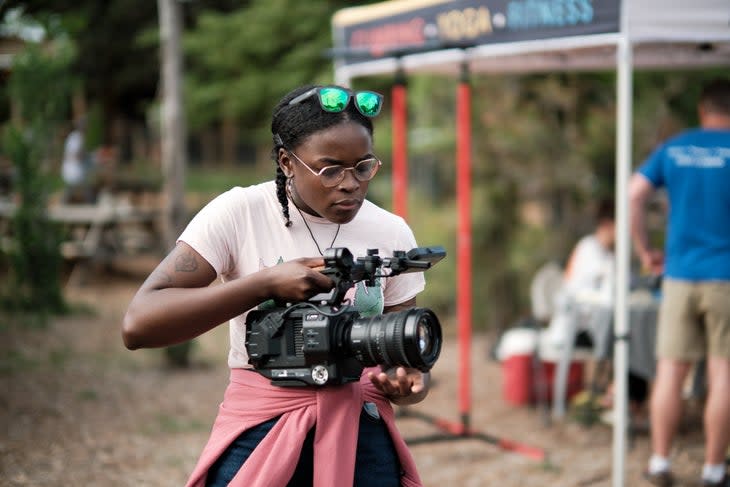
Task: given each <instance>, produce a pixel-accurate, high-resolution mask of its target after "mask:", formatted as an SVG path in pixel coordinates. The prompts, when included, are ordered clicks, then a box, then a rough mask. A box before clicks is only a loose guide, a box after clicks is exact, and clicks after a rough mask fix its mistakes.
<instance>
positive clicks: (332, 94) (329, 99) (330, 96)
mask: <svg viewBox="0 0 730 487" xmlns="http://www.w3.org/2000/svg"><path fill="white" fill-rule="evenodd" d="M349 99H350V94H349V93H347V92H346V91H345V90H341V89H339V88H322V89H321V90H319V102H320V104H321V105H322V109H323V110H325V111H328V112H334V113H337V112H341V111H342V110H344V109H345V107H346V106H347V102H348V100H349Z"/></svg>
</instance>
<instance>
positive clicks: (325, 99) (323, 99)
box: [289, 86, 383, 117]
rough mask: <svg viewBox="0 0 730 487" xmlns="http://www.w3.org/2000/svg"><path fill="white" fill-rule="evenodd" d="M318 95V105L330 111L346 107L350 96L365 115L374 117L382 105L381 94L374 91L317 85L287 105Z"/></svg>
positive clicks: (336, 111) (337, 111) (333, 111)
mask: <svg viewBox="0 0 730 487" xmlns="http://www.w3.org/2000/svg"><path fill="white" fill-rule="evenodd" d="M314 95H318V98H319V106H321V107H322V110H324V111H325V112H330V113H339V112H341V111H344V110H345V108H347V104H348V103H350V98H354V100H355V107H356V108H357V110H358V111H359V112H360V113H362V114H363V115H365V116H366V117H375V116H376V115H377V114H378V113H380V109H381V108H382V106H383V95H381V94H380V93H376V92H374V91H355V92H353V91H350V90H347V89H345V88H340V87H339V86H318V87H316V88H312V89H311V90H309V91H306V92H304V93H302V94H301V95H299V96H297V97H296V98H294V99H292V100H291V101H290V102H289V105H295V104H297V103H301V102H303V101H304V100H306V99H307V98H309V97H311V96H314Z"/></svg>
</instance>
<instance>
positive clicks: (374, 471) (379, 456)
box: [205, 410, 402, 487]
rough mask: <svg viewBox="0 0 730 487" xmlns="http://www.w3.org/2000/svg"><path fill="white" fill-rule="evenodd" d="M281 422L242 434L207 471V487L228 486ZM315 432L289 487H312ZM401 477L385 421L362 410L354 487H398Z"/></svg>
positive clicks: (310, 432) (312, 431)
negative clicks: (272, 429)
mask: <svg viewBox="0 0 730 487" xmlns="http://www.w3.org/2000/svg"><path fill="white" fill-rule="evenodd" d="M278 419H279V418H274V419H271V420H269V421H266V422H264V423H261V424H259V425H258V426H254V427H253V428H251V429H249V430H247V431H244V432H243V433H241V435H240V436H239V437H238V438H236V439H235V440H234V442H233V443H231V445H230V446H229V447H228V448H227V449H226V451H224V452H223V454H222V455H221V456H220V457H219V458H218V460H216V462H215V463H214V464H213V465H212V466H211V467H210V470H208V476H207V478H206V481H205V485H206V487H223V486H226V485H228V483H229V482H230V481H231V479H233V477H234V476H235V475H236V473H237V472H238V470H239V469H240V468H241V466H242V465H243V463H244V462H245V461H246V459H247V458H248V457H249V455H250V454H251V452H253V450H254V448H256V445H258V444H259V442H260V441H261V440H262V439H263V438H264V436H266V433H268V432H269V430H270V429H271V428H273V426H274V425H275V424H276V422H277V421H278ZM315 427H316V426H315ZM314 430H315V428H312V429H311V430H310V431H309V433H308V434H307V437H306V439H305V440H304V444H303V445H302V452H301V454H300V456H299V462H298V463H297V467H296V470H295V471H294V475H293V476H292V478H291V480H290V481H289V484H287V487H311V486H312V479H313V477H314V461H313V460H314ZM401 475H402V472H401V468H400V462H399V461H398V455H397V453H396V451H395V447H394V446H393V440H392V439H391V438H390V433H389V432H388V428H387V427H386V426H385V423H384V422H383V420H382V419H379V418H378V419H376V418H374V417H372V416H371V415H370V414H368V413H367V412H366V411H365V410H362V411H361V413H360V431H359V433H358V439H357V454H356V457H355V481H354V484H353V485H354V487H371V486H372V487H398V486H400V477H401Z"/></svg>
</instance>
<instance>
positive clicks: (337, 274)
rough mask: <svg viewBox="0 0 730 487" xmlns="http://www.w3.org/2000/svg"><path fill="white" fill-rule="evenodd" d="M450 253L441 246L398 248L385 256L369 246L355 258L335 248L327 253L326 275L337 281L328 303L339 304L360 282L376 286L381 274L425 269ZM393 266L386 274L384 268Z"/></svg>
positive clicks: (325, 262)
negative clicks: (362, 254) (404, 249)
mask: <svg viewBox="0 0 730 487" xmlns="http://www.w3.org/2000/svg"><path fill="white" fill-rule="evenodd" d="M445 256H446V250H445V249H444V248H443V247H441V246H433V247H416V248H414V249H411V250H409V251H408V252H405V251H403V250H396V251H394V252H393V256H392V257H386V258H381V257H380V256H379V255H378V249H368V251H367V256H365V257H358V258H357V260H356V261H355V260H353V257H352V253H351V252H350V251H349V250H348V249H347V248H344V247H333V248H329V249H327V250H325V252H324V265H325V268H324V270H322V274H325V275H326V276H329V277H330V279H332V280H333V281H334V283H335V287H334V289H333V290H332V293H331V294H330V298H329V299H328V302H329V304H330V305H339V304H340V303H341V302H342V300H343V299H344V297H345V293H347V290H348V289H350V288H351V287H352V286H353V285H354V284H355V283H356V282H359V281H367V284H368V286H374V285H375V279H376V278H378V277H390V276H395V275H398V274H404V273H408V272H423V271H425V270H427V269H429V268H431V266H433V265H434V264H436V263H437V262H438V261H440V260H441V259H443V258H444V257H445ZM382 268H387V269H390V272H389V273H387V274H382V273H381V269H382Z"/></svg>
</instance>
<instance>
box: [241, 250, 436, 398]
mask: <svg viewBox="0 0 730 487" xmlns="http://www.w3.org/2000/svg"><path fill="white" fill-rule="evenodd" d="M445 256H446V251H445V250H444V248H443V247H440V246H437V247H418V248H414V249H412V250H410V251H408V252H407V253H406V252H405V251H400V250H399V251H395V252H393V256H392V257H385V258H382V257H380V256H379V255H378V251H377V249H370V250H368V251H367V255H366V256H365V257H358V258H356V259H354V258H353V256H352V253H351V252H350V251H349V250H348V249H346V248H343V247H339V248H330V249H327V250H326V251H325V254H324V262H325V268H324V270H323V271H322V273H323V274H325V275H327V276H329V277H330V278H331V279H332V280H333V281H334V283H335V286H334V288H333V289H332V291H331V292H330V293H324V294H318V295H317V296H314V297H313V298H311V299H309V300H307V301H303V302H299V303H295V304H290V303H288V304H286V305H284V306H277V307H275V308H273V309H265V310H253V311H251V312H249V314H248V316H247V317H246V350H247V351H248V356H249V363H250V364H251V365H253V367H254V369H255V370H256V371H257V372H259V373H260V374H262V375H263V376H265V377H268V378H270V379H271V383H272V384H274V385H278V386H306V385H316V386H322V385H326V384H344V383H347V382H354V381H358V380H360V374H361V373H362V370H363V368H364V367H371V366H374V365H385V366H387V367H395V366H403V367H412V368H416V369H419V370H421V371H423V372H427V371H429V370H430V369H431V367H433V364H434V363H435V362H436V359H437V358H438V356H439V353H440V352H441V324H440V323H439V320H438V318H437V317H436V315H435V314H434V313H433V311H431V310H430V309H428V308H411V309H407V310H401V311H395V312H392V313H386V314H382V315H376V316H371V317H361V315H360V313H359V312H358V311H357V310H356V309H355V307H353V306H351V305H350V303H349V302H348V301H347V300H345V293H346V292H347V291H348V290H349V289H350V288H351V287H352V286H353V285H354V284H355V283H357V282H359V281H365V282H366V284H367V285H368V286H375V285H376V279H377V278H381V277H391V276H395V275H398V274H405V273H409V272H423V271H425V270H426V269H429V268H430V267H431V266H432V265H434V264H435V263H436V262H438V261H440V260H441V259H443V258H444V257H445ZM385 269H389V272H387V273H385V272H384V270H385Z"/></svg>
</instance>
